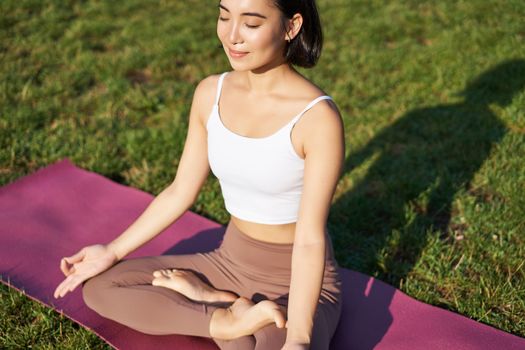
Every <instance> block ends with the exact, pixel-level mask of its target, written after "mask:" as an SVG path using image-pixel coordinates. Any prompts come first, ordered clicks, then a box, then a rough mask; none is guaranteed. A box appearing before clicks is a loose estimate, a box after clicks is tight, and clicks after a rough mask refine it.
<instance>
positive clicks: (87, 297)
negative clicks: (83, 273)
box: [82, 275, 108, 312]
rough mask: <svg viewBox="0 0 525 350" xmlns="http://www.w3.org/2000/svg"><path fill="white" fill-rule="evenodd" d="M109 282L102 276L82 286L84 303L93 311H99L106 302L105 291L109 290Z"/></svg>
mask: <svg viewBox="0 0 525 350" xmlns="http://www.w3.org/2000/svg"><path fill="white" fill-rule="evenodd" d="M107 287H108V282H107V281H105V280H104V279H103V278H102V277H101V276H100V275H98V276H94V277H92V278H90V279H88V280H87V281H85V282H84V283H83V284H82V298H83V299H84V303H85V304H86V305H87V306H88V307H89V308H90V309H92V310H94V311H97V312H98V310H100V309H101V308H102V307H101V305H102V304H103V302H104V291H105V290H107Z"/></svg>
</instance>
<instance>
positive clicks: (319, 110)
mask: <svg viewBox="0 0 525 350" xmlns="http://www.w3.org/2000/svg"><path fill="white" fill-rule="evenodd" d="M323 95H325V94H323ZM314 99H315V97H314V98H313V99H312V100H314ZM297 124H298V126H299V128H300V129H301V134H302V135H303V140H305V144H306V143H307V140H314V139H319V138H320V139H323V138H329V139H332V140H333V139H334V138H337V137H340V136H341V135H343V134H344V123H343V119H342V117H341V113H340V112H339V109H338V108H337V105H336V103H335V101H334V100H332V99H324V100H321V101H318V102H317V103H316V104H315V105H313V106H312V107H311V108H310V109H309V110H308V111H306V112H305V114H304V115H303V116H302V117H301V119H300V120H299V122H298V123H297Z"/></svg>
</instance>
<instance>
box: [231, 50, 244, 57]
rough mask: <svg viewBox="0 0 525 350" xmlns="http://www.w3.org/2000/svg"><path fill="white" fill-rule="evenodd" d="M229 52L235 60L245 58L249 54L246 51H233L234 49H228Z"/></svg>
mask: <svg viewBox="0 0 525 350" xmlns="http://www.w3.org/2000/svg"><path fill="white" fill-rule="evenodd" d="M228 50H229V52H230V56H231V57H233V58H241V57H244V56H246V55H247V54H248V52H244V51H235V50H232V49H228Z"/></svg>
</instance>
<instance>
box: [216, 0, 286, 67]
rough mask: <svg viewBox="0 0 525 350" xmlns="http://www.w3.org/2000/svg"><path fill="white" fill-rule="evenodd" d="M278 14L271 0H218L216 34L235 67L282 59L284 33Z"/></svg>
mask: <svg viewBox="0 0 525 350" xmlns="http://www.w3.org/2000/svg"><path fill="white" fill-rule="evenodd" d="M281 16H282V14H281V12H280V10H279V9H278V8H277V7H274V6H273V2H272V0H221V2H220V4H219V18H218V21H217V36H218V37H219V40H220V41H221V43H222V46H223V48H224V51H225V52H226V55H227V56H228V59H229V61H230V64H231V66H232V68H233V69H234V70H240V71H244V70H250V69H256V68H259V67H262V66H265V65H267V64H269V63H274V62H276V61H279V62H280V61H284V58H283V53H284V47H285V44H286V40H285V39H286V36H285V35H286V34H285V31H284V29H283V27H282V23H281ZM232 50H233V52H232ZM236 51H240V52H242V54H236Z"/></svg>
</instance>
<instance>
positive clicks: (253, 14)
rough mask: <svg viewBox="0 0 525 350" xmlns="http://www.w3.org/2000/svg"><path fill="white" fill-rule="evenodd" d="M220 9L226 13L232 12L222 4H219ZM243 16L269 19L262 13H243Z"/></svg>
mask: <svg viewBox="0 0 525 350" xmlns="http://www.w3.org/2000/svg"><path fill="white" fill-rule="evenodd" d="M219 7H220V8H222V9H224V10H225V11H228V12H230V10H228V9H227V8H226V7H224V6H223V5H222V4H219ZM241 16H253V17H260V18H264V19H266V18H267V17H266V16H263V15H261V14H260V13H257V12H243V13H241Z"/></svg>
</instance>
